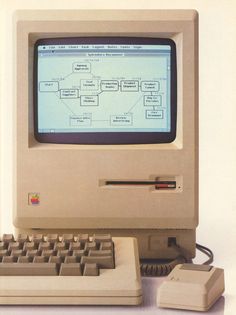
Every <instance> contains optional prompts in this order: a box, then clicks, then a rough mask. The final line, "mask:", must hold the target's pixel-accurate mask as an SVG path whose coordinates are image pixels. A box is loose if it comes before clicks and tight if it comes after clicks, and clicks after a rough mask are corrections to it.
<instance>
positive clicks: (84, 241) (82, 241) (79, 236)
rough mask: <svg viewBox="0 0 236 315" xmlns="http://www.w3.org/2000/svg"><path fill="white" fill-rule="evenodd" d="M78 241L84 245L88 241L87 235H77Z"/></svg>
mask: <svg viewBox="0 0 236 315" xmlns="http://www.w3.org/2000/svg"><path fill="white" fill-rule="evenodd" d="M78 240H79V241H80V242H81V243H86V242H88V241H89V235H88V234H79V235H78Z"/></svg>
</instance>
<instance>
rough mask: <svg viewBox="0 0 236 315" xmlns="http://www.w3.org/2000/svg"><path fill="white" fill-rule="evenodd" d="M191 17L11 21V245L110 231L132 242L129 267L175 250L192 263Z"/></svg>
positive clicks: (103, 14) (143, 13) (28, 17)
mask: <svg viewBox="0 0 236 315" xmlns="http://www.w3.org/2000/svg"><path fill="white" fill-rule="evenodd" d="M197 20H198V19H197V13H196V12H195V11H193V10H150V11H149V10H138V11H135V10H134V11H130V10H114V11H111V10H96V11H93V10H89V11H84V10H80V11H70V10H68V11H64V10H63V11H62V10H61V11H54V10H48V11H44V10H42V11H40V10H38V11H31V10H28V11H18V12H16V14H15V16H14V36H15V38H14V43H15V48H14V49H15V50H14V57H15V59H14V61H15V73H14V77H15V84H14V86H15V107H14V113H15V133H14V134H15V160H14V167H15V173H14V179H15V180H14V225H15V227H16V228H17V230H18V232H19V233H21V237H22V238H23V236H22V235H23V234H22V233H28V234H35V235H40V234H44V235H45V234H49V235H51V236H52V235H54V234H57V235H67V237H69V236H68V235H70V233H71V234H73V235H77V234H78V233H82V235H85V234H86V233H89V234H90V235H93V234H94V233H95V234H103V235H104V234H105V235H106V234H108V233H110V234H111V235H112V236H114V237H115V238H114V239H116V237H117V239H118V240H120V239H121V240H122V238H121V237H123V236H124V237H129V238H128V239H129V240H130V244H129V246H131V247H132V246H133V247H135V244H136V243H135V242H134V241H133V238H132V237H136V238H137V240H138V249H139V257H140V258H148V259H150V258H151V259H154V258H155V259H175V258H176V256H177V255H178V251H177V249H176V246H175V245H177V246H178V247H179V248H181V252H182V254H183V256H185V257H186V258H187V259H191V258H193V257H194V256H195V247H196V245H195V231H196V227H197V224H198V114H197V113H198V26H197ZM101 238H102V236H101ZM104 240H105V242H103V243H109V242H108V240H107V239H106V238H105V236H104ZM59 241H60V239H59ZM131 243H132V244H131ZM108 245H109V244H108ZM172 245H173V246H172ZM86 246H87V245H86ZM88 246H89V245H88ZM104 246H105V245H104ZM127 246H128V245H127ZM129 246H128V247H127V248H126V250H123V251H124V253H125V252H126V254H127V255H128V252H130V250H131V249H129ZM133 247H132V248H133ZM117 248H119V246H117ZM54 249H55V248H54ZM27 250H28V248H27ZM132 250H133V249H132ZM135 252H136V254H135V255H136V257H135V259H134V260H135V263H137V265H138V261H137V251H136V250H135ZM135 255H134V256H135ZM116 259H117V261H118V260H119V259H118V255H117V256H116ZM124 260H125V259H124ZM37 261H38V262H39V261H40V259H37ZM22 266H23V265H22ZM89 268H90V267H89ZM118 269H119V268H118ZM137 270H138V267H137V266H136V267H135V268H133V271H132V272H133V276H134V278H135V281H136V284H137V283H140V278H139V272H137ZM93 272H94V273H96V271H92V273H93ZM132 272H131V273H132ZM127 277H128V275H127ZM9 278H11V277H9ZM26 278H27V277H26ZM49 278H50V277H48V278H47V280H46V281H49V280H48V279H49ZM89 279H91V277H90V278H89ZM25 281H26V280H25ZM58 281H59V280H58ZM61 281H62V280H61ZM63 281H64V280H63ZM73 281H74V280H73ZM73 281H72V282H73ZM113 282H114V281H113ZM126 282H127V281H126ZM73 285H74V284H73ZM12 286H13V284H12ZM9 290H10V289H9ZM132 290H134V289H133V288H132ZM135 290H136V291H135V292H136V293H135V297H134V296H133V297H132V298H133V301H132V303H133V304H137V303H140V301H141V289H140V286H138V287H137V286H136V287H135ZM127 291H128V289H127ZM37 294H38V293H37ZM60 294H62V295H63V294H64V295H63V296H64V297H65V295H66V294H65V292H64V293H60ZM127 294H128V295H129V293H127ZM35 295H36V294H35ZM87 295H88V292H87ZM131 295H132V294H131ZM12 300H14V298H12V299H11V302H12ZM26 300H27V299H25V300H24V301H26ZM123 300H125V298H124V299H123ZM18 301H20V302H21V303H24V302H23V300H20V297H18ZM35 301H39V303H45V301H46V302H48V303H56V302H55V297H54V298H53V297H52V298H51V300H50V299H48V300H47V299H46V300H45V299H44V298H43V297H42V298H41V300H37V299H36V298H35V300H34V302H35ZM63 301H64V303H82V304H83V303H84V304H92V302H91V300H89V302H88V300H86V299H85V298H84V299H82V300H79V298H77V299H76V298H75V299H74V300H73V302H72V299H69V298H68V300H67V299H66V298H65V300H63ZM96 301H97V300H95V302H94V303H95V304H96ZM117 301H118V300H115V302H114V301H113V302H111V300H110V303H111V304H112V303H113V304H122V301H121V302H117ZM28 302H29V299H28ZM12 303H14V302H12ZM32 303H33V302H32ZM59 303H60V302H59ZM97 303H98V304H99V303H105V302H104V299H103V302H99V301H97ZM123 303H124V301H123ZM132 303H130V304H132ZM107 304H109V302H107ZM124 304H125V303H124ZM127 304H129V302H127Z"/></svg>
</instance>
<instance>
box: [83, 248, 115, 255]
mask: <svg viewBox="0 0 236 315" xmlns="http://www.w3.org/2000/svg"><path fill="white" fill-rule="evenodd" d="M88 255H89V256H112V250H111V249H104V250H90V251H89V253H88Z"/></svg>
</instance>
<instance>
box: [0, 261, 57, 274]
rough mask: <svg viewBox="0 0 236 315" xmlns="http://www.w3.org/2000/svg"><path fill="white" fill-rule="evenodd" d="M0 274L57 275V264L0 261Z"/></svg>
mask: <svg viewBox="0 0 236 315" xmlns="http://www.w3.org/2000/svg"><path fill="white" fill-rule="evenodd" d="M0 275H1V276H57V275H58V272H57V266H56V264H53V263H21V264H17V263H7V264H4V263H1V264H0Z"/></svg>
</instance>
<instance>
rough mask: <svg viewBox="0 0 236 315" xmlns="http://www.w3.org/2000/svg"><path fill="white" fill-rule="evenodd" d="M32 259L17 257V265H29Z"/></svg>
mask: <svg viewBox="0 0 236 315" xmlns="http://www.w3.org/2000/svg"><path fill="white" fill-rule="evenodd" d="M32 261H33V260H32V257H29V256H19V257H18V260H17V263H30V262H32Z"/></svg>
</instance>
